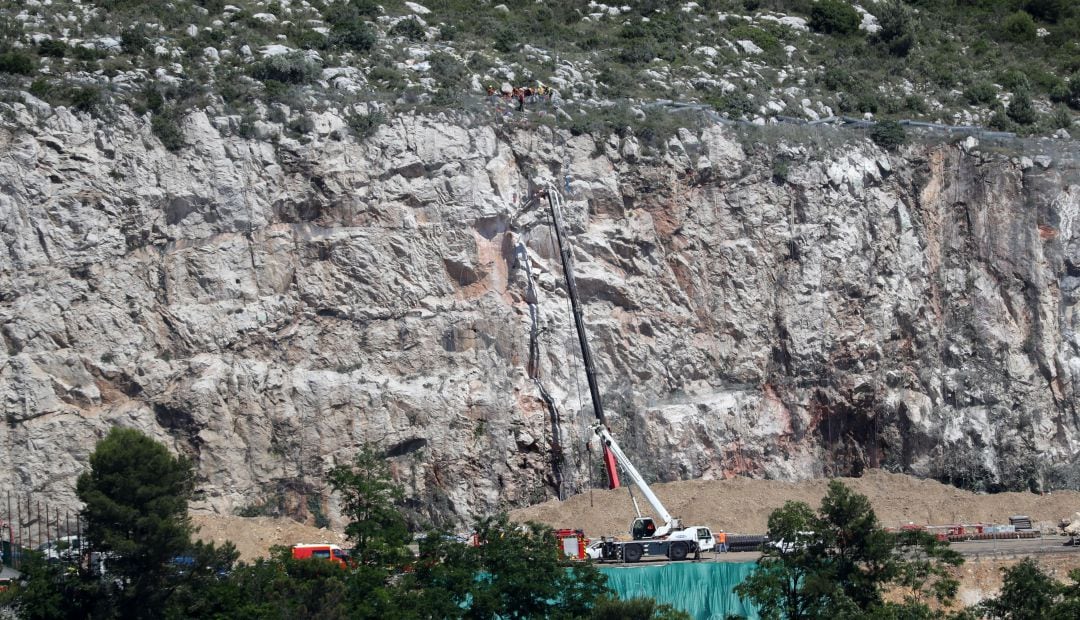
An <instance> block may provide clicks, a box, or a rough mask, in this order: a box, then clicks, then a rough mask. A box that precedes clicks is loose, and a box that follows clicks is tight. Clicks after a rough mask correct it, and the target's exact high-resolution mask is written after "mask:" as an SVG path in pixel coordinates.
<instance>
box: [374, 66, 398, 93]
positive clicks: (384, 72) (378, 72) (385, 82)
mask: <svg viewBox="0 0 1080 620" xmlns="http://www.w3.org/2000/svg"><path fill="white" fill-rule="evenodd" d="M367 77H368V80H369V81H372V82H375V83H377V84H380V85H381V86H383V87H384V88H386V89H387V90H390V91H395V92H396V91H400V90H401V89H403V88H405V85H406V83H407V82H406V80H405V76H403V75H401V72H400V71H398V70H397V69H394V68H393V67H387V66H385V65H379V66H376V67H372V68H371V70H370V71H368V76H367Z"/></svg>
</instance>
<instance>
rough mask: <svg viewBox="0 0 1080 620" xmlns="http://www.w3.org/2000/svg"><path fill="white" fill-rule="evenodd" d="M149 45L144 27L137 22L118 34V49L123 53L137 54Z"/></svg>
mask: <svg viewBox="0 0 1080 620" xmlns="http://www.w3.org/2000/svg"><path fill="white" fill-rule="evenodd" d="M148 45H150V37H149V36H147V34H146V28H145V27H144V26H143V25H142V24H139V25H137V26H135V27H132V28H128V29H127V30H124V32H123V33H122V34H121V35H120V49H122V50H123V51H124V53H125V54H138V53H140V52H142V51H143V50H144V49H146V47H147V46H148Z"/></svg>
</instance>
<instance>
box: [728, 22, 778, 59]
mask: <svg viewBox="0 0 1080 620" xmlns="http://www.w3.org/2000/svg"><path fill="white" fill-rule="evenodd" d="M728 34H729V35H730V36H731V37H732V38H733V39H736V40H740V39H746V40H749V41H750V42H752V43H753V44H754V45H756V46H758V47H760V48H761V49H762V50H763V51H765V52H768V53H776V52H778V51H780V48H781V47H782V46H781V45H780V40H779V39H777V38H776V35H774V34H773V33H771V32H769V31H767V30H763V29H761V28H755V27H754V26H746V25H739V26H736V27H734V28H732V29H731V30H730V32H729V33H728Z"/></svg>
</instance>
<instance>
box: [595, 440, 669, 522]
mask: <svg viewBox="0 0 1080 620" xmlns="http://www.w3.org/2000/svg"><path fill="white" fill-rule="evenodd" d="M594 430H595V431H596V434H597V435H599V436H600V440H601V442H602V443H603V444H604V446H605V447H606V448H607V449H609V450H611V453H612V454H614V455H615V459H616V460H617V461H618V462H619V465H622V468H623V470H624V471H625V472H626V473H627V474H628V475H629V476H630V479H631V480H633V481H634V484H635V485H637V488H638V489H639V490H640V491H641V494H642V495H644V496H645V499H647V500H648V501H649V505H650V506H652V508H653V510H654V511H656V516H658V517H660V518H661V519H663V520H664V524H663V525H662V526H660V527H659V528H657V530H656V534H655V536H665V535H667V534H668V533H670V532H671V530H672V528H678V525H679V524H678V523H677V522H676V521H675V519H674V518H672V516H671V513H670V512H668V511H667V508H664V505H663V504H662V503H660V498H658V497H657V496H656V494H655V493H653V491H652V489H651V488H649V484H648V483H647V482H645V479H644V478H642V477H641V474H640V473H639V472H638V470H637V468H636V467H634V464H633V463H631V462H630V459H629V458H627V456H626V454H625V453H624V452H623V451H622V448H621V447H619V442H617V441H615V438H614V437H612V436H611V433H610V432H608V429H607V428H606V427H605V426H604V425H603V424H597V425H596V427H595V429H594Z"/></svg>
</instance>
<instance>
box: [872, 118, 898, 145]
mask: <svg viewBox="0 0 1080 620" xmlns="http://www.w3.org/2000/svg"><path fill="white" fill-rule="evenodd" d="M870 139H871V140H873V141H874V144H877V145H878V146H880V147H882V148H885V149H888V150H890V151H894V150H896V148H897V147H899V146H900V145H902V144H904V143H905V142H907V133H906V132H905V131H904V127H903V125H901V124H900V123H898V122H896V121H881V122H879V123H878V124H877V125H874V128H873V129H871V130H870Z"/></svg>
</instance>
